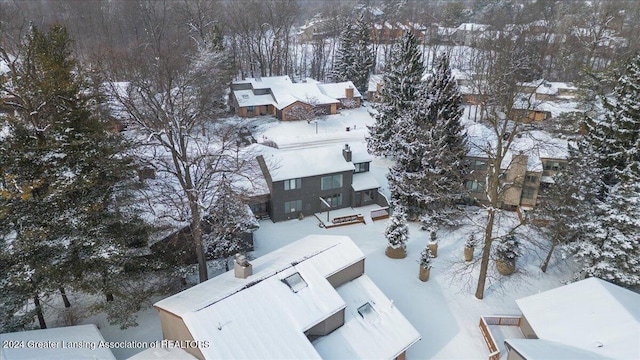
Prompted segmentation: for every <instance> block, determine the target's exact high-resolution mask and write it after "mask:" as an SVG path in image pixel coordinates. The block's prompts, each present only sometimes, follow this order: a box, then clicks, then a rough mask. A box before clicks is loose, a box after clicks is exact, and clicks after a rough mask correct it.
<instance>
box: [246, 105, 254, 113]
mask: <svg viewBox="0 0 640 360" xmlns="http://www.w3.org/2000/svg"><path fill="white" fill-rule="evenodd" d="M255 109H256V107H255V106H247V111H248V112H253V111H254V110H255Z"/></svg>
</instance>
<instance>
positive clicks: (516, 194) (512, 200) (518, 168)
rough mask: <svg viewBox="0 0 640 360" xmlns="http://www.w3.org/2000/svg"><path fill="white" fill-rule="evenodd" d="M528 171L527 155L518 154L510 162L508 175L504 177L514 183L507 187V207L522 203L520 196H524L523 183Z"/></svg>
mask: <svg viewBox="0 0 640 360" xmlns="http://www.w3.org/2000/svg"><path fill="white" fill-rule="evenodd" d="M526 172H527V156H526V155H516V156H514V157H513V159H512V160H511V164H509V169H507V176H506V178H505V179H504V181H505V182H507V183H512V184H513V185H512V186H511V187H510V188H509V189H507V190H506V191H505V193H504V196H503V201H502V202H503V205H506V206H507V207H514V206H518V205H520V198H521V197H522V184H524V177H525V174H526Z"/></svg>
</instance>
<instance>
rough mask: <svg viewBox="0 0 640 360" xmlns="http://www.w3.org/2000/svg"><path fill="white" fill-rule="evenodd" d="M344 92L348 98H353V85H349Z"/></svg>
mask: <svg viewBox="0 0 640 360" xmlns="http://www.w3.org/2000/svg"><path fill="white" fill-rule="evenodd" d="M344 94H345V96H346V97H347V99H353V86H351V85H349V87H347V88H346V89H344Z"/></svg>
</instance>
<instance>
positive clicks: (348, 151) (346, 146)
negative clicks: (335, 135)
mask: <svg viewBox="0 0 640 360" xmlns="http://www.w3.org/2000/svg"><path fill="white" fill-rule="evenodd" d="M342 156H343V157H344V160H345V161H347V162H351V148H349V144H344V149H342Z"/></svg>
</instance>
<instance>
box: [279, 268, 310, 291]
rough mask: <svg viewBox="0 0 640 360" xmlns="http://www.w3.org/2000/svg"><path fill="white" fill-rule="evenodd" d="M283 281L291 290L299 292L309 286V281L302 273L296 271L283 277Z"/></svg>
mask: <svg viewBox="0 0 640 360" xmlns="http://www.w3.org/2000/svg"><path fill="white" fill-rule="evenodd" d="M282 282H284V283H285V284H287V286H289V288H290V289H291V291H293V292H294V293H297V292H298V291H300V290H302V289H304V288H306V287H307V282H306V281H304V279H303V278H302V276H300V273H295V274H293V275H289V276H287V277H286V278H284V279H282Z"/></svg>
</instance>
